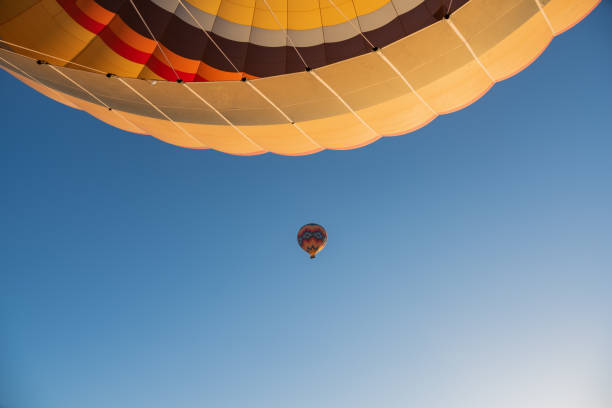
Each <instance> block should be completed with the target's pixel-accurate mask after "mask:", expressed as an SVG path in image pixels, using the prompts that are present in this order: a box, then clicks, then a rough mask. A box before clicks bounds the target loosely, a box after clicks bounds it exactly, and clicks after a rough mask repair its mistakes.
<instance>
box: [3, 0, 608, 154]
mask: <svg viewBox="0 0 612 408" xmlns="http://www.w3.org/2000/svg"><path fill="white" fill-rule="evenodd" d="M600 1H601V0H240V1H238V0H0V68H3V69H5V70H6V71H8V72H9V73H10V74H12V75H14V76H15V77H16V78H17V79H19V80H21V81H22V82H24V83H25V84H27V85H29V86H30V87H32V88H34V89H36V90H37V91H39V92H41V93H43V94H45V95H46V96H48V97H50V98H53V99H54V100H56V101H58V102H61V103H64V104H66V105H68V106H71V107H73V108H77V109H81V110H83V111H86V112H88V113H90V114H91V115H93V116H95V117H96V118H98V119H100V120H102V121H104V122H106V123H108V124H110V125H112V126H115V127H118V128H120V129H123V130H127V131H130V132H135V133H141V134H149V135H152V136H154V137H156V138H158V139H161V140H163V141H165V142H167V143H171V144H174V145H178V146H182V147H188V148H194V149H208V148H212V149H216V150H220V151H223V152H226V153H230V154H237V155H254V154H261V153H265V152H273V153H277V154H283V155H290V156H295V155H305V154H310V153H315V152H319V151H321V150H323V149H338V150H343V149H352V148H356V147H360V146H364V145H366V144H368V143H372V142H373V141H375V140H378V139H379V138H381V137H383V136H394V135H401V134H405V133H408V132H411V131H413V130H416V129H419V128H421V127H422V126H424V125H426V124H428V123H429V122H431V121H432V120H433V119H435V118H436V117H437V116H439V115H443V114H446V113H451V112H454V111H456V110H458V109H462V108H464V107H465V106H467V105H469V104H471V103H472V102H474V101H476V100H477V99H478V98H480V97H481V96H482V95H484V94H485V93H486V92H487V91H488V90H489V89H490V88H491V86H493V84H495V83H496V82H499V81H502V80H504V79H506V78H508V77H510V76H512V75H514V74H516V73H518V72H519V71H521V70H522V69H523V68H525V67H526V66H528V65H529V64H530V63H531V62H533V61H534V60H535V59H536V58H537V57H538V56H539V55H540V53H541V52H542V51H544V49H545V48H546V47H547V46H548V44H549V43H550V41H551V40H552V39H553V37H555V36H556V35H558V34H561V33H562V32H564V31H565V30H567V29H568V28H570V27H572V26H573V25H574V24H576V23H577V22H578V21H580V20H581V19H582V18H583V17H584V16H586V15H587V14H588V13H589V12H590V11H591V10H592V9H593V8H594V7H595V6H596V5H597V4H599V2H600ZM525 97H526V98H527V97H528V95H525ZM24 109H27V107H24ZM509 120H511V119H509Z"/></svg>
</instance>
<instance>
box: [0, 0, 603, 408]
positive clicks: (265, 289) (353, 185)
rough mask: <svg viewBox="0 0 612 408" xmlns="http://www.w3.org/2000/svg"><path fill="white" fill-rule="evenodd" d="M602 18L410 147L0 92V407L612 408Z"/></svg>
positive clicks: (7, 85) (8, 88)
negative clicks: (135, 128) (245, 148)
mask: <svg viewBox="0 0 612 408" xmlns="http://www.w3.org/2000/svg"><path fill="white" fill-rule="evenodd" d="M611 18H612V2H609V1H604V2H603V4H602V5H600V6H599V8H598V9H596V10H595V11H594V13H593V14H592V15H591V16H589V17H588V18H587V19H586V20H585V21H583V22H582V23H580V24H579V25H578V26H576V27H575V28H574V29H573V30H571V31H569V32H567V33H565V34H563V35H561V36H560V37H558V38H557V39H555V40H554V41H553V42H552V44H551V45H550V47H549V48H548V49H547V50H546V51H545V52H544V54H543V55H542V57H541V58H540V59H539V60H537V61H536V62H535V63H534V64H533V65H532V66H531V67H529V68H528V69H526V70H525V71H523V72H522V73H521V74H520V75H518V76H517V77H514V78H511V79H509V80H507V81H504V82H502V83H500V84H497V85H496V86H495V87H494V88H493V89H492V90H491V91H490V92H489V93H488V94H487V95H485V96H484V97H483V98H482V99H481V100H479V101H478V102H477V103H475V104H473V105H472V106H470V107H468V108H467V109H465V110H462V111H460V112H457V113H454V114H451V115H448V116H444V117H440V118H438V119H437V120H435V121H434V122H433V123H432V124H430V125H429V126H427V127H425V128H424V129H422V130H420V131H418V132H416V133H412V134H409V135H406V136H400V137H395V138H386V139H383V140H381V141H379V142H377V143H375V144H373V145H370V146H367V147H364V148H361V149H358V150H352V151H325V152H322V153H319V154H316V155H313V156H307V157H300V158H295V157H281V156H276V155H272V154H267V155H263V156H256V157H234V156H229V155H226V154H223V153H219V152H215V151H212V150H210V151H199V150H187V149H181V148H177V147H174V146H171V145H168V144H164V143H162V142H160V141H157V140H156V139H153V138H151V137H149V136H143V135H134V134H129V133H125V132H122V131H119V130H116V129H114V128H111V127H109V126H107V125H104V124H103V123H101V122H98V121H97V120H95V119H93V118H91V117H90V116H88V115H86V114H84V113H82V112H79V111H76V110H71V109H69V108H67V107H65V106H62V105H59V104H57V103H55V102H53V101H51V100H49V99H47V98H45V97H43V96H41V95H39V94H37V93H36V92H35V91H32V90H30V89H29V88H27V87H25V86H24V85H22V84H20V83H18V82H17V81H16V80H14V79H13V78H12V77H10V76H9V75H8V74H6V73H4V72H2V73H0V90H1V91H0V92H2V98H0V112H1V113H0V114H1V117H2V127H1V133H2V138H1V142H2V147H1V149H0V169H1V171H0V183H1V184H0V185H1V187H2V195H1V199H0V210H1V211H0V406H1V407H2V408H110V407H112V408H141V407H142V408H144V407H146V408H204V407H214V408H243V407H244V408H247V407H248V408H277V407H278V408H289V407H290V408H312V407H316V408H328V407H329V408H332V407H333V408H340V407H342V408H349V407H350V408H366V407H367V408H372V407H384V408H405V407H415V408H416V407H418V408H421V407H423V408H463V407H465V408H491V407H495V408H498V407H500V408H516V407H521V408H532V407H533V408H543V407H551V408H586V407H588V408H609V407H610V406H612V391H611V390H612V369H611V367H612V313H611V312H612V217H611V215H612V132H611V130H610V118H611V117H612V97H611V96H610V95H612V47H611V46H610V38H612V26H611V25H610V19H611ZM308 222H318V223H320V224H322V225H324V226H325V227H326V228H327V231H328V234H329V242H328V245H327V247H326V248H325V250H324V251H323V252H322V253H321V254H320V255H319V256H318V257H317V259H315V260H314V261H312V260H310V259H308V256H307V254H306V253H304V252H302V251H301V250H300V249H299V248H298V246H297V243H296V233H297V230H298V228H299V227H300V226H301V225H302V224H305V223H308Z"/></svg>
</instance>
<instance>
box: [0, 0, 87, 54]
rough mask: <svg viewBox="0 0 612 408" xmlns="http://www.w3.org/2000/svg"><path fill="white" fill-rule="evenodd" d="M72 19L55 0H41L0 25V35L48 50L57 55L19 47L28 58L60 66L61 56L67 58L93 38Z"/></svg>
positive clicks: (35, 47)
mask: <svg viewBox="0 0 612 408" xmlns="http://www.w3.org/2000/svg"><path fill="white" fill-rule="evenodd" d="M94 36H95V34H93V33H91V32H89V31H87V30H86V29H84V28H83V27H81V26H80V25H79V24H78V23H77V22H75V21H74V20H73V19H72V17H70V16H69V15H68V14H67V13H66V12H65V11H64V10H63V9H62V8H61V7H60V6H59V5H58V4H57V3H56V2H55V0H42V1H41V2H40V3H38V4H36V5H34V6H33V7H31V8H29V9H27V10H26V11H25V12H23V13H22V14H20V15H19V18H15V19H12V20H10V21H7V22H6V23H4V24H2V25H0V38H2V39H3V40H6V41H10V42H12V43H15V44H18V45H21V46H24V47H27V48H30V49H32V50H35V51H39V52H41V53H45V54H49V55H52V56H55V57H58V58H60V59H61V60H60V59H55V58H51V57H49V56H44V55H39V54H36V53H32V52H26V51H25V50H21V49H20V50H19V52H20V53H22V54H24V55H30V56H31V57H32V58H36V59H44V60H46V61H48V62H50V63H53V64H54V65H59V66H62V65H64V64H65V62H63V61H62V60H71V59H72V58H73V57H74V56H75V55H77V54H78V53H79V52H80V51H81V50H82V49H83V47H84V46H85V45H86V44H87V43H88V42H89V41H90V40H91V39H92V38H94Z"/></svg>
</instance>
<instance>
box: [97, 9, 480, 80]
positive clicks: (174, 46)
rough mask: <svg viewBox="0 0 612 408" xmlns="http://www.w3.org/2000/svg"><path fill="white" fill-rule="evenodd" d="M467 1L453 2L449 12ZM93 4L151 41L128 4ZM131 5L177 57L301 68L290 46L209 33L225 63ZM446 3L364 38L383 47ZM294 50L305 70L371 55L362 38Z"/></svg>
mask: <svg viewBox="0 0 612 408" xmlns="http://www.w3.org/2000/svg"><path fill="white" fill-rule="evenodd" d="M468 1H469V0H453V1H452V9H451V10H450V11H451V13H452V12H453V11H454V10H456V9H458V8H459V7H461V6H462V5H463V4H465V3H467V2H468ZM96 2H97V3H98V4H99V5H101V6H102V7H104V8H106V9H107V10H110V11H113V12H116V13H117V14H118V15H119V17H120V18H121V19H122V20H123V21H124V22H125V23H126V24H127V25H128V26H130V27H131V28H132V29H133V30H134V31H136V32H137V33H139V34H140V35H142V36H144V37H147V38H151V35H150V34H149V31H148V30H147V28H146V27H145V25H144V24H143V23H142V21H141V19H140V17H139V16H138V14H137V13H136V11H135V10H134V7H132V5H131V4H130V2H129V1H127V0H96ZM134 3H135V4H136V7H137V8H138V10H139V11H140V13H141V14H142V16H143V18H144V19H145V20H146V21H147V24H148V25H149V28H150V29H151V31H152V32H153V35H154V36H155V38H157V39H158V40H159V41H160V42H161V43H162V44H163V45H164V46H166V47H167V48H168V49H170V50H171V51H172V52H174V53H176V54H178V55H180V56H182V57H185V58H189V59H193V60H201V61H203V62H205V63H206V64H208V65H210V66H212V67H214V68H217V69H220V70H223V71H227V72H235V71H236V69H235V68H234V66H235V67H236V68H237V69H238V71H243V72H247V73H248V74H251V75H254V76H257V77H267V76H274V75H281V74H287V73H293V72H300V71H303V70H304V68H305V67H304V63H303V62H302V60H301V58H300V57H299V56H298V54H297V53H296V52H295V50H294V49H293V48H292V47H290V46H283V47H265V46H261V45H256V44H251V43H246V42H240V41H234V40H230V39H227V38H224V37H221V36H219V35H217V34H215V33H213V32H209V33H208V34H209V35H210V36H211V38H213V40H214V41H215V42H216V43H217V44H218V45H219V47H220V48H221V50H223V53H225V55H226V56H227V58H229V59H230V61H231V62H232V63H230V62H229V61H228V60H227V58H226V56H224V55H223V53H221V52H220V51H219V50H218V49H217V47H216V46H215V45H214V44H212V43H211V42H210V41H209V39H208V37H207V35H206V34H205V33H203V32H202V31H201V30H200V29H199V28H198V27H194V26H192V25H190V24H188V23H186V22H185V21H183V20H181V19H180V18H178V17H176V16H175V15H174V14H173V13H170V12H168V11H167V10H165V9H163V8H161V7H159V6H157V5H156V4H154V3H153V2H151V0H134ZM450 3H451V0H426V1H425V2H424V3H422V4H420V5H419V6H417V7H415V8H414V9H412V10H410V11H408V12H406V13H404V14H402V15H401V16H398V17H397V18H395V19H394V20H392V21H390V22H389V23H388V24H386V25H384V26H383V27H380V28H377V29H375V30H372V31H369V32H366V33H364V34H365V36H366V37H367V38H368V39H369V40H370V42H372V43H373V44H374V45H375V46H376V47H384V46H386V45H388V44H390V43H392V42H394V41H396V40H398V39H400V38H403V37H405V36H406V35H409V34H412V33H414V32H416V31H418V30H420V29H422V28H424V27H427V26H429V25H431V24H433V23H435V22H436V21H439V20H441V19H442V18H444V15H445V14H446V13H447V12H448V11H449V8H448V6H449V4H450ZM186 39H189V40H188V41H187V40H186ZM298 51H299V53H300V54H301V55H302V57H303V58H304V60H306V63H307V64H308V66H309V67H311V68H318V67H322V66H325V65H328V64H332V63H334V62H338V61H343V60H346V59H348V58H352V57H355V56H358V55H362V54H365V53H367V52H369V51H371V46H370V45H369V44H368V42H367V41H365V40H364V39H363V37H362V36H361V35H355V36H354V37H352V38H349V39H347V40H344V41H340V42H335V43H324V44H321V45H317V46H312V47H299V48H298ZM232 64H233V65H234V66H232Z"/></svg>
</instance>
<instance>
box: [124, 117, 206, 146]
mask: <svg viewBox="0 0 612 408" xmlns="http://www.w3.org/2000/svg"><path fill="white" fill-rule="evenodd" d="M121 113H122V114H123V115H124V116H125V117H126V119H127V120H129V121H130V122H131V123H133V124H135V125H136V126H138V127H139V128H140V129H142V130H143V131H144V132H145V133H147V134H149V135H151V136H153V137H155V138H157V139H159V140H162V141H164V142H166V143H170V144H173V145H175V146H180V147H189V148H193V149H203V148H207V147H208V146H206V145H205V144H204V143H203V142H201V141H200V138H199V137H198V135H195V134H191V135H192V136H193V137H194V138H195V140H194V139H193V138H192V137H189V136H188V135H186V134H185V133H184V132H182V131H181V130H180V129H179V128H178V127H177V126H176V125H174V124H173V123H172V122H170V121H168V120H165V119H157V118H150V117H145V116H140V115H135V114H133V113H127V112H121ZM178 125H179V126H180V124H178ZM183 128H185V127H183ZM185 130H187V131H189V130H188V129H185Z"/></svg>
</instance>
